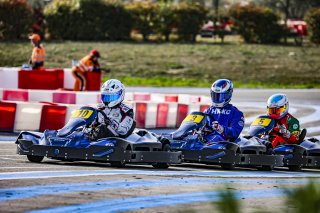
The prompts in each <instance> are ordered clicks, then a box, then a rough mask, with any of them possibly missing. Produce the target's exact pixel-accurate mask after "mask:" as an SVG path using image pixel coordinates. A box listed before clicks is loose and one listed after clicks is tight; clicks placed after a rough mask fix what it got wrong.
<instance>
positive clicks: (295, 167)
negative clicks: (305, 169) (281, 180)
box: [288, 165, 301, 172]
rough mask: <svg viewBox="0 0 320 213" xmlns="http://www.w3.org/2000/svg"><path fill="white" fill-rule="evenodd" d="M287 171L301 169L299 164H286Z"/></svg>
mask: <svg viewBox="0 0 320 213" xmlns="http://www.w3.org/2000/svg"><path fill="white" fill-rule="evenodd" d="M288 168H289V171H294V172H299V171H301V166H300V165H290V166H288Z"/></svg>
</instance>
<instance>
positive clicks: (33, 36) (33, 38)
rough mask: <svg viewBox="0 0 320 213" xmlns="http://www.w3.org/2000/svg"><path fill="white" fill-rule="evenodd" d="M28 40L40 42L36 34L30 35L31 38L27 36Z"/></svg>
mask: <svg viewBox="0 0 320 213" xmlns="http://www.w3.org/2000/svg"><path fill="white" fill-rule="evenodd" d="M29 39H31V40H33V41H38V42H39V41H40V36H39V35H38V34H35V33H34V34H32V35H31V36H29Z"/></svg>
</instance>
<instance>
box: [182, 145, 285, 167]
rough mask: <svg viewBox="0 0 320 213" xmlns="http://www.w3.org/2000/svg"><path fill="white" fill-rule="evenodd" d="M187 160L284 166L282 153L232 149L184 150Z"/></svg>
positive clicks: (183, 156)
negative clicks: (241, 152)
mask: <svg viewBox="0 0 320 213" xmlns="http://www.w3.org/2000/svg"><path fill="white" fill-rule="evenodd" d="M182 160H184V161H185V162H198V163H211V164H234V165H239V166H283V156H282V155H256V154H239V153H235V152H234V151H232V150H223V149H221V150H213V149H211V150H210V149H205V150H182Z"/></svg>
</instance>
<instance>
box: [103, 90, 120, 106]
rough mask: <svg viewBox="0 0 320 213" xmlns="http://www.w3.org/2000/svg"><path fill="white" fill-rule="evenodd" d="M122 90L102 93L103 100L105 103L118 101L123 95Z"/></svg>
mask: <svg viewBox="0 0 320 213" xmlns="http://www.w3.org/2000/svg"><path fill="white" fill-rule="evenodd" d="M121 94H122V91H118V92H115V93H108V94H101V100H102V102H103V103H107V102H112V101H116V100H118V99H119V98H120V97H121Z"/></svg>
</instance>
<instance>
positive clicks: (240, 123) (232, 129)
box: [223, 110, 244, 138]
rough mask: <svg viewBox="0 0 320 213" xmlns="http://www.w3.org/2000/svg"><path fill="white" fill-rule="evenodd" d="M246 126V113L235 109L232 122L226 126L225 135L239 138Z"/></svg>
mask: <svg viewBox="0 0 320 213" xmlns="http://www.w3.org/2000/svg"><path fill="white" fill-rule="evenodd" d="M243 127H244V115H243V113H242V112H241V111H238V110H235V111H234V113H233V117H232V122H231V124H230V125H229V126H227V127H225V128H224V132H223V133H224V135H225V136H227V137H228V138H238V137H239V135H240V133H241V131H242V130H243Z"/></svg>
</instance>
